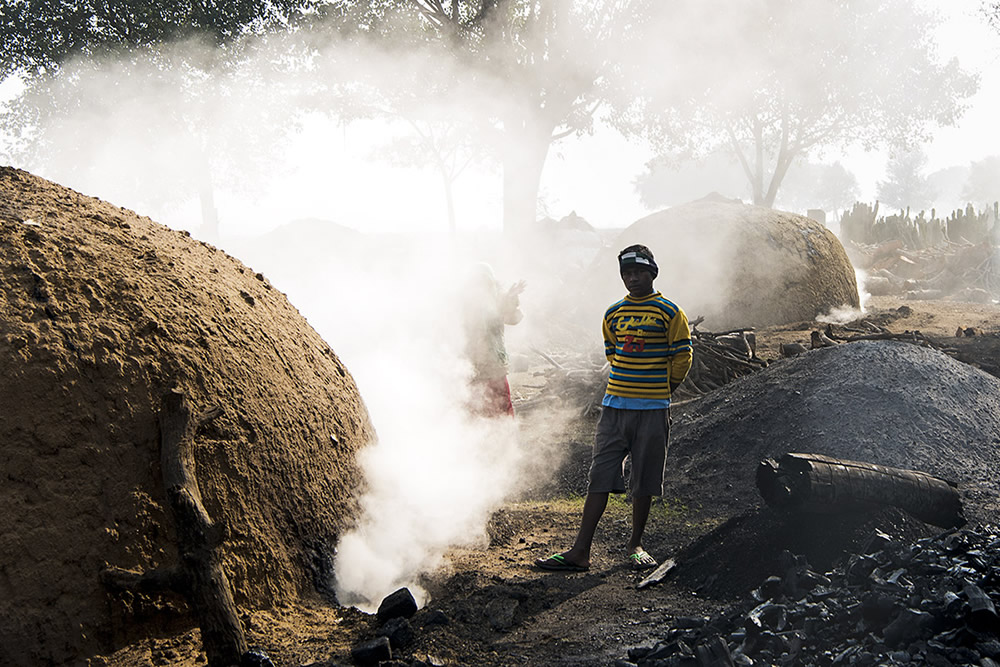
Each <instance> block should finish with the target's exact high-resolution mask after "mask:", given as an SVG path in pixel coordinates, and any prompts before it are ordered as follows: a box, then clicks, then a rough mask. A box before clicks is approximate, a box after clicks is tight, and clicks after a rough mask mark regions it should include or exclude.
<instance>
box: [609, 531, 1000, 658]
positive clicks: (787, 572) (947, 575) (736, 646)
mask: <svg viewBox="0 0 1000 667" xmlns="http://www.w3.org/2000/svg"><path fill="white" fill-rule="evenodd" d="M781 560H782V561H783V562H782V563H781V568H780V569H779V571H783V572H784V574H783V576H772V577H770V578H768V579H767V580H766V581H764V582H763V583H762V584H761V586H760V587H759V588H757V589H756V590H755V591H754V592H753V599H752V600H751V601H748V602H747V603H745V604H741V605H738V606H736V607H735V608H733V609H731V610H730V611H729V612H727V613H723V614H720V615H719V616H717V617H714V618H678V619H675V621H674V622H673V623H672V624H671V627H670V628H669V630H667V631H666V632H665V634H664V636H663V638H662V640H661V641H659V642H658V643H656V644H655V645H654V646H650V647H642V648H636V649H632V650H631V651H629V661H627V662H626V661H624V660H620V661H618V664H619V665H621V666H624V665H639V666H640V667H679V666H684V667H688V666H691V667H716V666H724V665H758V664H766V665H804V666H811V665H824V666H826V665H885V664H894V665H979V666H981V667H991V666H994V665H997V664H1000V663H998V662H997V661H1000V618H998V615H997V611H996V607H995V604H997V602H1000V535H998V532H997V529H996V528H994V527H979V528H975V529H953V530H950V531H947V532H945V533H942V534H940V535H938V536H937V537H934V538H928V539H924V540H919V541H917V542H915V543H913V544H904V543H902V542H899V541H894V540H893V539H891V538H890V537H889V536H887V535H885V534H884V533H881V532H876V533H875V534H873V535H872V536H871V537H870V538H869V540H868V541H867V544H866V545H865V547H864V548H863V549H861V550H860V552H859V553H857V554H855V555H851V556H849V557H847V558H846V559H844V561H843V564H842V565H840V566H838V567H836V568H835V569H834V570H833V571H831V572H828V573H826V574H820V573H817V572H814V571H812V570H811V569H810V567H809V564H808V562H806V560H805V559H804V558H802V557H801V556H793V555H792V554H790V553H788V552H785V553H784V554H782V559H781Z"/></svg>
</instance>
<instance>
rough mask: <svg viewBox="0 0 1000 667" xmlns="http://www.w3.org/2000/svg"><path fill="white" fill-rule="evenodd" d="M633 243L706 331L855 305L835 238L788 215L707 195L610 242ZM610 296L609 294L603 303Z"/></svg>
mask: <svg viewBox="0 0 1000 667" xmlns="http://www.w3.org/2000/svg"><path fill="white" fill-rule="evenodd" d="M633 243H642V244H644V245H646V246H649V248H650V249H651V250H652V251H653V252H654V254H655V255H656V259H657V263H658V264H659V266H660V276H659V278H658V280H657V283H656V286H657V288H658V289H659V290H660V291H662V292H663V293H664V294H665V295H666V296H667V297H668V298H670V299H671V300H673V301H675V302H676V303H677V304H678V305H680V306H681V307H682V308H683V309H684V310H685V312H687V314H688V316H689V317H690V318H692V319H693V318H694V317H697V316H699V315H703V316H705V318H706V321H705V326H706V328H708V329H713V330H719V329H726V328H732V327H751V326H753V327H757V326H769V325H774V324H785V323H788V322H798V321H803V320H805V321H808V320H812V319H813V318H815V317H816V316H817V315H821V314H823V313H826V312H829V311H830V310H832V309H835V308H839V307H843V306H849V307H851V308H857V307H858V306H859V305H860V301H859V298H858V290H857V283H856V280H855V277H854V269H853V267H852V266H851V263H850V260H848V258H847V253H846V252H845V251H844V247H843V246H842V245H841V244H840V241H839V240H837V237H836V236H834V234H833V232H831V231H830V230H828V229H826V228H825V227H824V226H823V225H821V224H819V223H818V222H816V221H815V220H811V219H809V218H806V217H803V216H801V215H796V214H794V213H785V212H782V211H775V210H772V209H769V208H765V207H762V206H748V205H746V204H743V203H741V202H739V201H732V200H724V199H721V198H715V199H709V198H706V199H701V200H698V201H695V202H691V203H689V204H683V205H681V206H675V207H673V208H669V209H667V210H665V211H660V212H659V213H654V214H652V215H649V216H647V217H645V218H642V219H641V220H639V221H637V222H635V223H633V224H632V225H631V226H630V227H628V228H627V229H626V230H625V231H624V232H622V234H621V235H620V236H619V237H618V239H617V240H616V241H615V244H616V246H617V247H616V251H617V250H620V249H622V248H624V247H626V246H628V245H631V244H633ZM614 274H615V271H614V270H613V269H611V270H610V271H609V270H608V269H603V270H600V271H599V272H598V275H601V276H609V275H614ZM605 282H609V281H605ZM611 286H612V287H614V285H613V284H612V285H611ZM602 293H603V292H602ZM618 298H620V297H618ZM614 299H615V297H614V295H613V294H612V293H609V294H608V298H607V301H608V303H611V302H612V301H614Z"/></svg>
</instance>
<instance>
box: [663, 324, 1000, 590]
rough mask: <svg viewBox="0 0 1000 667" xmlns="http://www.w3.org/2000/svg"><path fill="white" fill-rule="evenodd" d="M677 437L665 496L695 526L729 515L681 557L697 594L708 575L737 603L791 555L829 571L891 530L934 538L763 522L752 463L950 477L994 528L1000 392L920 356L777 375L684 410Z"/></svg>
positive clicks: (988, 380) (831, 360)
mask: <svg viewBox="0 0 1000 667" xmlns="http://www.w3.org/2000/svg"><path fill="white" fill-rule="evenodd" d="M671 437H672V440H671V443H670V458H671V459H672V461H673V465H668V466H667V473H668V478H669V479H668V482H667V488H668V489H670V490H671V492H672V493H676V494H677V498H678V501H679V502H681V503H683V504H685V505H686V506H688V507H689V508H690V509H691V511H692V513H693V516H697V515H698V514H699V513H701V512H702V510H703V509H704V510H709V509H710V510H711V511H710V515H711V516H713V517H719V516H720V515H721V516H726V515H728V516H729V517H733V518H732V520H730V521H728V522H726V523H724V524H723V525H721V526H720V527H719V528H718V529H716V530H715V531H713V532H712V533H711V534H709V535H707V536H706V538H705V539H704V540H702V541H701V542H700V544H698V545H695V548H694V549H692V550H691V551H690V552H689V553H688V554H685V556H684V557H683V560H684V562H685V563H686V568H685V571H684V573H683V575H682V578H685V580H686V582H687V583H689V584H691V585H694V586H699V585H703V584H704V582H705V580H706V579H707V578H708V577H713V578H714V579H715V580H716V581H717V584H718V585H719V587H720V588H727V589H728V590H727V592H728V593H732V592H734V591H737V592H738V591H739V589H741V588H743V587H744V586H746V585H747V584H751V585H752V584H753V583H754V582H759V581H760V579H762V578H763V577H765V576H768V575H770V574H774V572H773V571H772V570H771V568H772V567H773V564H774V563H775V559H776V558H777V556H778V554H780V553H781V551H782V550H785V549H788V550H790V551H793V552H795V553H808V555H809V556H810V558H811V559H812V561H813V563H814V564H818V565H820V566H823V567H825V566H828V565H830V564H831V563H832V561H833V559H834V558H835V557H836V556H839V555H842V554H841V553H839V552H841V551H842V550H843V549H848V548H851V547H852V546H856V545H852V544H851V543H852V541H853V540H855V539H856V538H857V537H858V536H859V535H867V534H869V533H870V532H871V530H872V529H873V528H875V527H879V528H881V529H883V530H888V527H887V524H891V525H893V526H894V532H895V533H896V536H897V537H919V536H922V535H923V534H925V533H923V531H925V530H927V528H928V527H923V524H920V522H918V521H916V520H913V521H912V522H911V521H907V520H906V517H905V515H903V514H902V513H901V512H898V511H888V512H884V513H878V512H873V513H871V514H870V515H868V516H864V517H860V518H859V517H851V516H846V517H845V516H817V515H813V516H810V515H801V516H794V515H793V516H789V517H784V518H782V517H781V516H780V515H778V514H776V513H774V512H769V511H767V510H768V508H766V507H762V505H763V501H762V500H761V497H760V494H759V492H758V490H757V488H756V485H755V471H756V468H757V465H758V464H759V462H760V461H761V460H763V459H765V458H775V457H779V456H780V455H782V454H784V453H787V452H805V453H813V454H824V455H827V456H832V457H835V458H840V459H849V460H855V461H864V462H868V463H875V464H879V465H885V466H891V467H895V468H905V469H912V470H920V471H923V472H926V473H929V474H932V475H935V476H937V477H942V478H944V479H947V480H949V481H952V482H956V483H957V484H958V490H959V493H960V495H961V497H962V502H963V507H964V513H965V517H966V519H967V520H968V521H969V523H970V525H974V524H985V523H990V522H993V521H995V513H996V511H997V508H998V500H997V499H998V498H1000V493H998V489H1000V463H998V460H997V449H998V447H1000V380H998V379H997V378H995V377H993V376H992V375H989V374H987V373H984V372H982V371H980V370H978V369H976V368H974V367H972V366H970V365H968V364H964V363H962V362H959V361H956V360H954V359H952V358H951V357H949V356H948V355H946V354H944V353H942V352H939V351H937V350H934V349H930V348H925V347H921V346H918V345H915V344H911V343H904V342H896V341H858V342H854V343H846V344H842V345H837V346H835V347H828V348H822V349H817V350H812V351H809V352H807V353H805V354H802V355H799V356H797V357H794V358H791V359H786V360H782V361H779V362H775V363H772V364H771V365H770V366H768V367H767V368H766V369H764V370H761V371H759V372H757V373H755V374H753V375H750V376H747V377H744V378H741V379H739V380H737V381H735V382H732V383H730V384H728V385H726V386H724V387H722V388H721V389H719V390H717V391H714V392H712V393H711V394H710V395H708V396H707V397H706V398H703V399H701V400H698V401H695V402H693V403H690V404H688V405H686V406H682V407H681V408H678V409H675V411H674V426H673V429H672V435H671ZM720 510H721V512H720ZM706 514H709V513H708V512H706ZM921 527H922V529H921ZM823 551H826V552H828V553H826V554H824V553H822V552H823ZM821 560H826V561H827V562H823V563H819V562H818V561H821ZM727 579H728V581H726V580H727ZM709 592H710V591H709Z"/></svg>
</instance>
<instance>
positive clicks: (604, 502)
mask: <svg viewBox="0 0 1000 667" xmlns="http://www.w3.org/2000/svg"><path fill="white" fill-rule="evenodd" d="M608 495H609V494H607V493H588V494H587V498H586V499H585V500H584V501H583V516H582V517H581V519H580V530H579V532H577V534H576V541H575V542H573V548H571V549H570V550H569V551H565V552H563V554H562V556H563V558H565V559H566V560H567V561H569V562H570V563H573V564H574V565H582V566H585V567H589V566H590V546H591V545H592V544H593V543H594V533H596V532H597V524H598V522H599V521H600V520H601V516H602V515H603V514H604V510H605V509H606V508H607V506H608ZM646 513H647V515H648V513H649V507H648V506H647V508H646Z"/></svg>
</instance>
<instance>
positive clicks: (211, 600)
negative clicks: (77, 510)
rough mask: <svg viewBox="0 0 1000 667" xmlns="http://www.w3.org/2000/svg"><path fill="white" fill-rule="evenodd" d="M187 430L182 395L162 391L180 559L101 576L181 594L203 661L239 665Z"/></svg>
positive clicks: (225, 584) (164, 455) (218, 531)
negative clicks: (169, 565) (198, 633)
mask: <svg viewBox="0 0 1000 667" xmlns="http://www.w3.org/2000/svg"><path fill="white" fill-rule="evenodd" d="M190 431H191V411H190V409H189V408H188V405H187V401H186V400H185V398H184V395H183V394H181V393H179V392H170V393H168V394H167V395H166V396H165V397H164V399H163V410H162V412H161V414H160V465H161V470H162V474H163V486H164V489H165V491H166V495H167V500H168V502H169V504H170V508H171V510H172V511H173V516H174V524H175V526H176V531H177V552H178V556H179V561H180V562H179V563H178V564H177V565H176V566H175V567H173V568H168V569H161V570H153V571H150V572H147V573H135V572H131V571H128V570H123V569H121V568H114V567H112V568H107V569H105V570H104V571H103V572H102V573H101V580H102V582H103V583H104V584H105V585H106V586H108V587H109V588H111V589H112V590H138V591H142V592H147V593H149V592H158V591H159V592H162V591H165V590H170V591H174V592H177V593H180V594H181V595H183V596H184V597H185V599H186V600H187V602H188V604H189V605H190V607H191V609H192V611H193V612H194V614H195V617H196V618H197V619H198V624H199V626H200V628H201V639H202V644H203V645H204V648H205V654H206V656H207V658H208V664H209V665H210V666H211V667H228V666H229V665H236V664H239V662H240V658H241V657H242V656H243V654H245V653H246V651H247V642H246V637H245V635H244V632H243V626H242V625H241V623H240V620H239V616H238V614H237V609H236V603H235V602H234V601H233V594H232V588H231V587H230V584H229V578H228V577H227V576H226V573H225V571H224V570H223V569H222V564H221V560H222V559H221V554H220V553H219V546H220V545H221V544H222V543H223V541H224V540H225V536H226V527H225V525H224V524H223V523H221V522H213V521H212V519H211V518H210V517H209V515H208V512H206V511H205V508H204V506H203V505H202V501H201V491H200V489H199V488H198V479H197V476H196V471H195V465H194V453H193V451H192V449H191V439H190Z"/></svg>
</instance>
